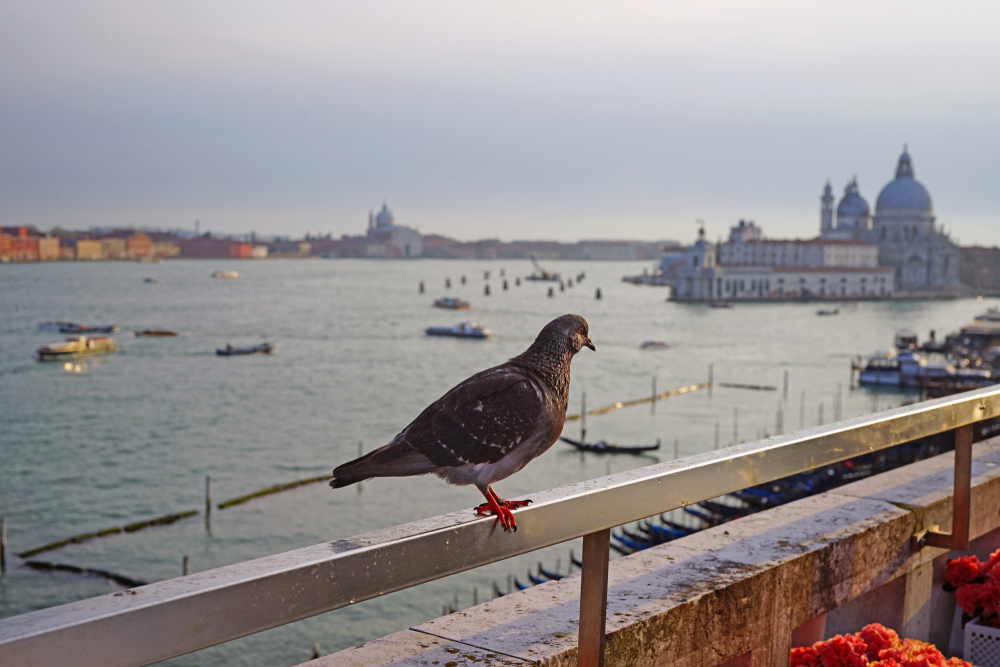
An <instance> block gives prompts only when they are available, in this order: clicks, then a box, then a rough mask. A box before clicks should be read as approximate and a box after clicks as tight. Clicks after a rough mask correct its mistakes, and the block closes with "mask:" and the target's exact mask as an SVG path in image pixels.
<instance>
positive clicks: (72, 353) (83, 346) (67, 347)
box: [38, 336, 118, 361]
mask: <svg viewBox="0 0 1000 667" xmlns="http://www.w3.org/2000/svg"><path fill="white" fill-rule="evenodd" d="M117 349H118V347H117V346H116V345H115V341H113V340H111V339H110V338H108V337H106V336H100V337H97V338H88V337H87V336H80V337H79V338H67V339H66V340H65V342H62V343H49V344H48V345H43V346H41V347H40V348H38V359H39V360H40V361H52V360H54V359H71V358H73V357H82V356H84V355H88V354H105V353H108V352H114V351H115V350H117Z"/></svg>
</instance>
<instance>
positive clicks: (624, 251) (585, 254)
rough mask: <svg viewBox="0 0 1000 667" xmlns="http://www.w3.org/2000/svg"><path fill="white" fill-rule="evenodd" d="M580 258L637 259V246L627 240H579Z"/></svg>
mask: <svg viewBox="0 0 1000 667" xmlns="http://www.w3.org/2000/svg"><path fill="white" fill-rule="evenodd" d="M580 252H581V255H582V257H581V259H604V260H622V261H625V260H634V259H639V246H638V244H636V243H631V242H629V241H581V242H580Z"/></svg>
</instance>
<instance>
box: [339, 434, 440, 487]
mask: <svg viewBox="0 0 1000 667" xmlns="http://www.w3.org/2000/svg"><path fill="white" fill-rule="evenodd" d="M437 469H438V466H436V465H434V464H433V463H431V461H430V459H428V458H427V457H426V456H424V455H423V454H421V453H420V452H418V451H417V450H415V449H413V448H412V447H410V446H409V445H408V444H406V443H398V444H388V445H385V446H384V447H379V448H378V449H376V450H375V451H373V452H369V453H367V454H365V455H364V456H362V457H361V458H357V459H354V460H353V461H348V462H347V463H345V464H343V465H341V466H337V468H336V469H335V470H334V471H333V479H332V480H330V486H332V487H333V488H335V489H339V488H342V487H345V486H350V485H351V484H357V483H358V482H362V481H364V480H366V479H371V478H372V477H410V476H411V475H426V474H427V473H429V472H434V471H435V470H437Z"/></svg>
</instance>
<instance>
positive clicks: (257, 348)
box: [215, 343, 278, 357]
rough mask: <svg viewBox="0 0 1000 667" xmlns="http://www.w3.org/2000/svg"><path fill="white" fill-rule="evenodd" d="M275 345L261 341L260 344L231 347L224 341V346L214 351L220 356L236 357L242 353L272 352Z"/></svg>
mask: <svg viewBox="0 0 1000 667" xmlns="http://www.w3.org/2000/svg"><path fill="white" fill-rule="evenodd" d="M277 345H278V344H277V343H261V344H260V345H248V346H246V347H233V346H232V345H230V344H229V343H226V346H225V347H221V348H219V349H217V350H216V351H215V353H216V354H217V355H219V356H220V357H237V356H240V355H244V354H270V353H272V352H274V348H275V347H277Z"/></svg>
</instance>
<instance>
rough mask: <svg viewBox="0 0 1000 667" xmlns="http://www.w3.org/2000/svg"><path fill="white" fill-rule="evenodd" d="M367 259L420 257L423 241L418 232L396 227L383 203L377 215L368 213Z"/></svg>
mask: <svg viewBox="0 0 1000 667" xmlns="http://www.w3.org/2000/svg"><path fill="white" fill-rule="evenodd" d="M365 254H366V255H367V256H368V257H420V256H421V255H423V241H422V238H421V236H420V232H418V231H417V230H415V229H411V228H410V227H404V226H403V225H397V224H396V220H395V218H394V217H393V215H392V211H390V210H389V207H388V206H387V205H386V204H385V203H383V204H382V210H380V211H379V212H378V214H377V215H376V214H373V213H372V212H371V211H369V212H368V237H367V248H366V253H365Z"/></svg>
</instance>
